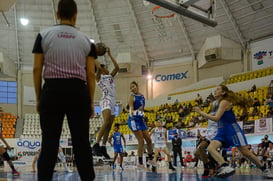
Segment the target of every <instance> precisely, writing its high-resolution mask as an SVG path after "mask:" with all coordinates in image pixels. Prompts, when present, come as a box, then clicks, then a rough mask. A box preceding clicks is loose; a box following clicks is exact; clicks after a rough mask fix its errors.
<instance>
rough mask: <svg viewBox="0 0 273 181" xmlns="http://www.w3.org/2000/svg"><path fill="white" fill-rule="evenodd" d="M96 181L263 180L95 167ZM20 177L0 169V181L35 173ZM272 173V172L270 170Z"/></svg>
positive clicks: (255, 173) (75, 178)
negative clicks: (203, 177)
mask: <svg viewBox="0 0 273 181" xmlns="http://www.w3.org/2000/svg"><path fill="white" fill-rule="evenodd" d="M95 170H96V179H95V180H96V181H182V180H185V181H196V180H204V181H206V180H208V181H225V180H227V181H254V180H255V181H262V180H268V179H264V178H263V177H262V175H261V171H260V170H258V169H255V168H252V169H250V168H249V169H237V170H236V174H235V175H233V176H231V177H228V178H226V179H221V178H216V177H212V178H206V179H202V177H201V174H202V171H203V169H195V168H177V171H176V172H173V171H169V170H167V169H165V168H160V169H158V171H157V172H156V173H155V172H146V171H141V170H136V169H134V168H125V170H124V171H121V170H119V169H115V170H112V169H111V168H110V167H95ZM18 171H20V173H21V175H20V176H19V177H14V176H12V174H11V172H10V170H9V169H8V168H0V181H3V180H7V181H36V180H37V173H35V172H32V171H31V168H30V167H23V166H21V167H18ZM272 171H273V170H272ZM53 181H80V178H79V175H78V173H77V171H76V170H75V169H74V171H73V172H72V173H66V172H65V171H64V170H63V169H62V168H58V169H57V172H55V173H54V177H53Z"/></svg>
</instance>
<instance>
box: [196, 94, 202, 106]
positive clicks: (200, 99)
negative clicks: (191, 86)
mask: <svg viewBox="0 0 273 181" xmlns="http://www.w3.org/2000/svg"><path fill="white" fill-rule="evenodd" d="M195 102H196V103H197V105H198V106H200V105H201V104H203V98H202V97H201V96H200V94H197V97H196V98H195Z"/></svg>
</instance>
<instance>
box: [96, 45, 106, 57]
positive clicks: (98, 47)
mask: <svg viewBox="0 0 273 181" xmlns="http://www.w3.org/2000/svg"><path fill="white" fill-rule="evenodd" d="M96 50H97V55H98V56H103V55H104V54H105V53H106V46H105V44H104V43H97V44H96Z"/></svg>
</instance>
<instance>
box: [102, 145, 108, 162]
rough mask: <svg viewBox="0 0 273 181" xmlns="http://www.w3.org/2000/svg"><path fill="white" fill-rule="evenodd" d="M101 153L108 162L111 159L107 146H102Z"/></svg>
mask: <svg viewBox="0 0 273 181" xmlns="http://www.w3.org/2000/svg"><path fill="white" fill-rule="evenodd" d="M100 152H101V154H102V156H104V157H105V159H107V160H108V159H110V156H109V155H108V153H107V150H106V147H105V146H101V147H100Z"/></svg>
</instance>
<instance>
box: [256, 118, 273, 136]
mask: <svg viewBox="0 0 273 181" xmlns="http://www.w3.org/2000/svg"><path fill="white" fill-rule="evenodd" d="M271 125H272V118H261V119H258V120H255V133H268V132H270V131H271Z"/></svg>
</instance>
